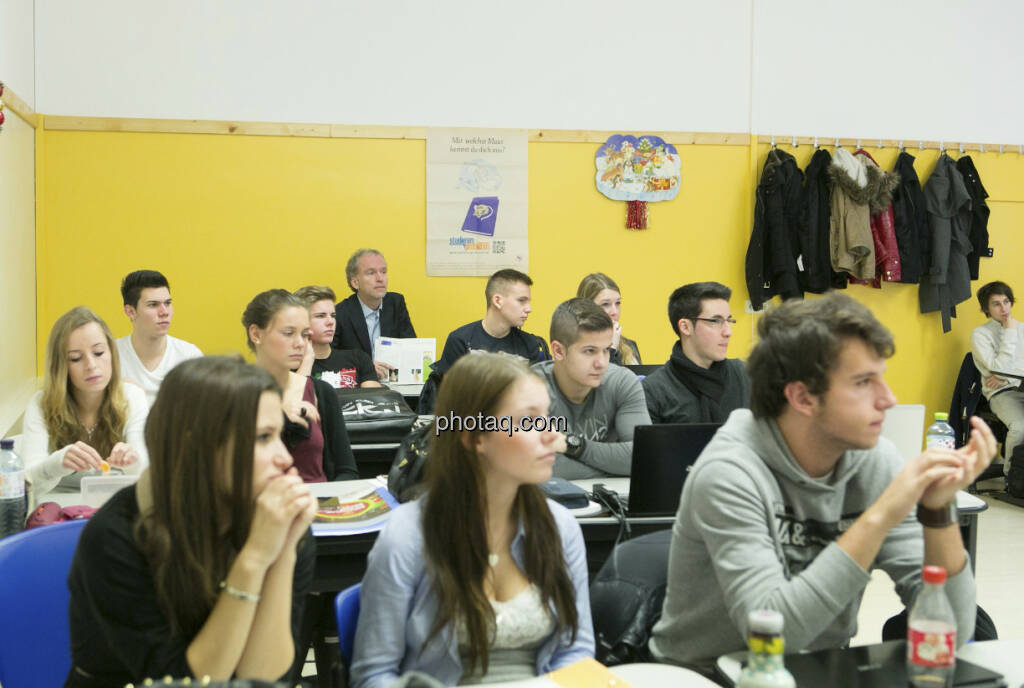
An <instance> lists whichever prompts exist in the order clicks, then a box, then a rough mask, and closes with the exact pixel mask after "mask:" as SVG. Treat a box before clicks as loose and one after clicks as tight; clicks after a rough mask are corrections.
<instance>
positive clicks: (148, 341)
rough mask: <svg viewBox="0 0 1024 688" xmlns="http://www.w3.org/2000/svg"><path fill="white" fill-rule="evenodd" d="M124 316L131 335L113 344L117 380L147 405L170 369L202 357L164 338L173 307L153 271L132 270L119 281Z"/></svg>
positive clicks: (187, 346)
mask: <svg viewBox="0 0 1024 688" xmlns="http://www.w3.org/2000/svg"><path fill="white" fill-rule="evenodd" d="M121 300H122V301H123V302H124V314H125V315H126V316H128V320H130V321H131V323H132V333H131V334H130V335H127V336H125V337H121V338H120V339H118V340H117V352H118V354H119V355H120V359H121V376H122V377H123V378H124V379H126V380H129V381H131V382H134V383H135V384H137V385H139V386H140V387H142V389H143V390H144V391H145V392H146V401H147V403H149V404H150V405H152V404H153V401H154V400H155V399H156V393H157V390H159V389H160V383H161V382H162V381H163V379H164V377H165V376H166V375H167V373H169V372H170V371H171V369H172V368H173V367H174V366H176V365H178V364H179V363H181V362H182V361H185V360H188V359H190V358H198V357H199V356H202V355H203V352H202V351H200V350H199V348H198V347H197V346H195V345H194V344H190V343H188V342H186V341H184V340H181V339H176V338H175V337H172V336H170V335H169V334H167V331H168V329H170V326H171V317H172V316H173V315H174V307H173V306H172V305H171V291H170V285H168V283H167V278H166V277H164V276H163V275H162V274H160V273H159V272H157V271H156V270H136V271H135V272H132V273H129V274H128V275H126V276H125V278H124V279H123V280H121Z"/></svg>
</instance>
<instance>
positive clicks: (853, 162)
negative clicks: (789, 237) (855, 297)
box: [828, 148, 899, 280]
mask: <svg viewBox="0 0 1024 688" xmlns="http://www.w3.org/2000/svg"><path fill="white" fill-rule="evenodd" d="M868 160H869V158H865V157H864V156H859V158H858V157H854V156H853V155H852V154H851V153H850V152H849V151H847V150H846V149H844V148H838V149H836V151H835V154H834V155H833V157H832V164H831V165H830V166H829V168H828V171H829V176H830V177H831V179H832V199H831V201H832V202H831V205H832V216H831V223H830V224H831V226H830V231H829V239H830V245H831V252H832V268H833V269H834V270H837V271H842V272H847V273H849V274H850V275H851V276H853V277H854V278H856V279H859V280H871V279H874V277H875V263H876V256H875V246H876V241H875V238H874V236H873V234H872V231H871V216H872V215H874V214H877V213H881V212H882V211H885V210H888V211H889V213H890V216H889V219H890V223H889V226H890V229H891V230H892V235H891V247H892V250H893V253H892V256H890V255H889V250H890V249H889V246H890V245H889V244H887V243H885V242H883V244H882V245H883V247H884V248H885V251H886V255H885V256H883V258H885V259H886V261H887V263H886V264H887V265H888V264H889V260H890V258H891V260H895V261H897V264H896V267H898V260H899V251H898V249H897V247H896V233H895V230H894V229H892V216H891V212H892V192H893V190H894V189H895V188H896V187H897V186H898V185H899V177H898V176H897V175H895V174H892V173H887V172H885V171H884V170H882V169H881V168H879V167H878V165H875V164H867V163H868ZM870 162H871V163H873V162H874V161H870ZM894 279H898V277H896V278H894Z"/></svg>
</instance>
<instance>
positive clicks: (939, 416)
mask: <svg viewBox="0 0 1024 688" xmlns="http://www.w3.org/2000/svg"><path fill="white" fill-rule="evenodd" d="M935 420H949V414H948V413H942V412H941V411H939V412H938V413H936V414H935Z"/></svg>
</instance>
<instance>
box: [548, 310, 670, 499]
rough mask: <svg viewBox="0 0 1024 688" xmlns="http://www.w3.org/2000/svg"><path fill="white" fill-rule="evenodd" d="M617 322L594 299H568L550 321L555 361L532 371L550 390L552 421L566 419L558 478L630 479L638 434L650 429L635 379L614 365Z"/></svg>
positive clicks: (560, 439) (560, 441)
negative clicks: (640, 427) (638, 430)
mask: <svg viewBox="0 0 1024 688" xmlns="http://www.w3.org/2000/svg"><path fill="white" fill-rule="evenodd" d="M611 347H612V319H611V318H609V317H608V314H607V313H605V312H604V311H603V310H601V308H600V307H599V306H597V305H596V304H594V302H593V301H590V300H589V299H581V298H579V297H577V298H575V299H569V300H568V301H566V302H564V303H562V304H560V305H559V306H558V308H556V309H555V312H554V314H553V315H552V316H551V352H552V355H553V360H551V361H544V362H542V363H537V364H535V365H534V366H533V369H534V370H536V371H537V372H538V373H540V375H541V376H542V377H543V378H544V380H545V381H546V382H547V384H548V392H549V394H550V395H551V415H552V416H555V417H558V418H564V419H565V421H566V423H567V430H568V432H567V433H566V435H565V436H564V437H563V436H559V439H558V442H557V445H556V451H557V452H558V460H557V461H556V462H555V475H556V476H558V477H559V478H567V479H569V480H576V479H579V478H595V477H600V476H605V475H629V473H630V470H631V469H632V457H633V428H635V427H636V426H637V425H649V424H650V422H651V419H650V418H649V417H648V415H647V405H646V403H645V402H644V392H643V389H642V388H641V387H640V380H639V379H637V377H636V375H634V374H633V373H631V372H630V371H629V370H627V369H625V368H623V367H622V366H618V365H615V364H614V363H612V364H609V360H608V359H609V357H610V356H611Z"/></svg>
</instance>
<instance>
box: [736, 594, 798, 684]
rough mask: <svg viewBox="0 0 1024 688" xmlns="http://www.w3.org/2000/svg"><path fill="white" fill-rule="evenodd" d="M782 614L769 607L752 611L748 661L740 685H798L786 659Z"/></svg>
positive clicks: (748, 621)
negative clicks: (784, 657)
mask: <svg viewBox="0 0 1024 688" xmlns="http://www.w3.org/2000/svg"><path fill="white" fill-rule="evenodd" d="M782 624H783V619H782V614H780V613H779V612H776V611H771V610H769V609H759V610H756V611H752V612H750V615H749V616H748V617H747V627H748V629H749V631H748V634H747V649H748V650H749V652H748V653H747V665H746V666H745V667H743V672H742V673H741V674H740V680H739V681H738V682H737V683H736V688H795V687H796V681H794V680H793V674H791V673H789V671H787V670H786V667H785V664H784V663H783V660H782V653H783V650H784V649H785V646H786V644H785V642H783V640H782Z"/></svg>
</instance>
